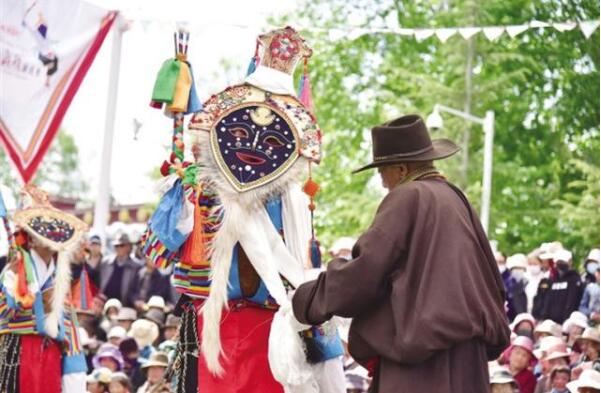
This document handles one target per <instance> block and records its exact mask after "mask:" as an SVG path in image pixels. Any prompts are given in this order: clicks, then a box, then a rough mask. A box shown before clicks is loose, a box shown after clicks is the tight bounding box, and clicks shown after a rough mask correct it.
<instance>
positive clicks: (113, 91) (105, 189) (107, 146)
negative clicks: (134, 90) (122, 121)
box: [92, 15, 125, 240]
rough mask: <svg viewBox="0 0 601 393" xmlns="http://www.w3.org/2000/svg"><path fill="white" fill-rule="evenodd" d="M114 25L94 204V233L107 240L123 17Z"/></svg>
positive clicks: (119, 17)
mask: <svg viewBox="0 0 601 393" xmlns="http://www.w3.org/2000/svg"><path fill="white" fill-rule="evenodd" d="M115 22H116V23H115V24H114V25H113V26H114V27H113V48H112V52H111V68H110V74H109V91H108V95H107V103H106V116H105V123H104V124H105V125H104V139H103V143H102V156H101V160H100V165H99V176H98V179H99V180H98V195H97V197H96V203H95V206H94V224H93V225H92V233H94V234H97V235H98V236H100V237H101V238H102V239H103V240H106V226H107V224H108V221H109V208H110V197H111V161H112V156H113V135H114V131H115V118H116V112H117V93H118V89H119V69H120V66H121V42H122V38H123V33H124V31H125V29H124V23H123V19H122V17H121V16H120V15H119V16H117V20H116V21H115Z"/></svg>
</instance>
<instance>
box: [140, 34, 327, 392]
mask: <svg viewBox="0 0 601 393" xmlns="http://www.w3.org/2000/svg"><path fill="white" fill-rule="evenodd" d="M184 38H186V36H185V35H184ZM186 42H187V41H186ZM186 46H187V45H183V47H184V48H185V47H186ZM180 47H181V46H179V45H177V43H176V48H177V49H176V50H177V53H178V54H177V56H176V59H175V60H170V61H167V62H165V63H164V65H163V68H162V70H161V72H160V73H159V78H158V79H161V78H162V76H161V75H171V74H170V72H171V71H169V70H170V69H171V67H172V66H173V65H174V64H175V63H177V62H182V61H184V62H185V57H183V56H182V54H181V53H180V50H179V48H180ZM311 52H312V51H311V49H310V48H309V47H308V46H307V45H306V43H305V42H304V40H303V38H302V37H301V36H300V35H299V34H298V33H297V32H296V31H295V30H294V29H292V28H291V27H286V28H284V29H279V30H275V31H272V32H270V33H268V34H265V35H262V36H260V37H259V38H258V40H257V50H256V53H255V56H254V57H253V63H252V65H251V67H249V71H252V72H251V73H250V75H248V76H247V78H246V80H245V81H244V83H242V84H239V85H235V86H231V87H228V88H226V89H225V90H223V91H221V92H220V93H217V94H215V95H213V96H212V97H210V98H209V99H208V100H207V101H206V102H205V103H204V104H203V105H202V109H200V110H199V111H198V112H197V113H195V115H194V116H193V118H192V120H191V122H190V125H189V128H190V131H191V132H192V133H193V134H194V135H195V136H196V138H197V141H196V144H195V145H194V146H193V147H192V151H193V153H194V156H195V160H196V162H195V163H190V162H185V161H184V156H183V139H182V138H181V120H183V112H182V111H180V112H175V113H174V114H173V116H174V136H173V141H174V143H173V153H172V155H171V158H170V160H169V161H167V162H165V163H164V164H163V166H162V168H161V172H162V174H163V175H164V176H165V178H164V180H163V186H162V190H163V192H164V194H163V197H162V199H161V201H160V203H159V206H158V208H157V210H156V212H155V213H154V214H153V216H152V218H151V220H150V222H149V230H148V231H147V233H146V234H145V241H144V244H145V245H144V250H145V253H146V255H147V256H149V257H150V258H152V259H153V260H154V261H155V262H156V263H157V264H159V265H166V264H169V263H175V264H176V265H175V271H174V282H175V286H176V288H178V290H180V292H182V293H185V294H186V295H188V296H191V297H197V298H203V299H206V300H205V302H204V304H203V308H202V314H203V332H202V334H203V337H202V339H201V343H202V344H201V350H202V354H203V356H204V358H205V360H206V363H207V366H208V368H209V370H211V371H212V372H214V373H216V374H219V373H220V372H221V371H222V368H221V365H220V362H219V356H220V354H221V352H222V348H221V343H220V332H219V322H220V320H221V314H222V310H223V309H224V308H227V300H228V296H227V291H228V276H229V270H230V267H231V263H232V254H233V250H234V247H235V246H236V244H238V243H239V244H240V245H241V246H242V247H243V249H244V251H245V253H246V255H247V257H248V259H249V261H250V263H251V264H252V266H253V268H254V269H255V271H256V272H257V273H258V275H259V276H260V278H261V280H262V281H263V283H264V284H265V286H266V287H267V289H268V291H269V294H270V295H271V296H272V297H273V298H274V299H275V301H276V302H277V304H278V305H279V310H278V312H277V313H276V315H275V317H274V321H273V323H272V327H271V333H270V339H269V342H270V350H269V358H270V366H271V368H272V371H273V374H274V376H275V377H276V379H277V380H278V381H280V382H281V383H282V384H283V385H285V386H299V385H302V384H304V383H308V381H309V379H310V378H311V370H310V367H309V366H308V364H307V362H306V358H305V353H304V349H303V346H302V341H301V339H300V336H299V334H298V330H299V326H297V325H295V324H294V322H293V321H294V317H293V315H292V310H291V304H290V301H289V299H288V296H287V292H286V288H285V286H284V283H283V281H282V279H281V277H284V278H285V279H286V282H287V283H289V284H290V285H292V286H293V287H296V286H298V285H300V284H301V283H302V281H303V275H304V273H303V271H304V267H305V266H307V267H308V266H310V264H311V262H310V257H309V254H308V253H307V245H308V244H312V245H313V249H314V251H315V248H318V244H317V242H316V240H315V237H314V235H312V231H311V217H310V214H309V209H307V207H308V206H309V207H310V209H311V211H312V209H314V204H313V202H312V197H313V196H314V195H315V193H316V192H317V189H318V186H317V184H316V183H315V182H313V181H312V179H311V178H309V180H308V181H307V182H306V183H305V187H304V190H305V192H306V194H307V195H309V198H307V195H305V194H303V192H302V191H301V187H300V185H299V181H301V180H302V179H303V178H305V176H306V172H307V169H309V172H310V166H311V163H318V162H319V160H320V158H321V132H320V130H319V127H318V125H317V123H316V121H315V117H314V116H313V114H312V113H311V105H312V104H311V100H310V82H309V79H308V75H307V73H306V70H307V67H306V64H307V59H308V58H309V57H310V56H311ZM184 54H185V53H184ZM301 59H302V60H304V64H305V75H304V76H303V77H302V79H301V85H302V86H301V88H300V91H301V98H302V100H301V99H298V98H297V97H296V92H295V89H294V86H293V80H292V73H293V71H294V68H295V67H296V65H297V64H298V62H299V61H300V60H301ZM186 65H187V66H188V68H190V67H189V64H188V63H186ZM183 69H184V70H185V69H186V67H184V68H183ZM181 72H182V71H181V69H180V74H179V75H181ZM173 73H174V72H173ZM185 75H186V74H185V71H184V76H185ZM165 78H166V77H165ZM157 85H159V86H160V85H162V83H159V82H157V84H156V85H155V87H156V86H157ZM177 85H178V83H171V84H169V86H174V87H173V89H174V90H173V91H175V86H177ZM192 86H193V83H192ZM169 89H171V87H170V88H169ZM155 91H156V88H155ZM179 91H180V92H182V93H181V94H183V95H184V96H185V95H186V94H185V91H186V90H185V89H181V90H179ZM192 95H193V94H192V93H191V92H189V97H192ZM154 98H156V97H154ZM154 101H156V99H154ZM165 102H167V103H168V101H165ZM183 107H185V106H182V108H183ZM180 109H181V108H180ZM276 195H280V196H281V200H282V221H283V231H284V233H285V238H286V239H285V242H284V240H283V239H282V237H281V235H280V233H278V232H277V231H276V229H275V227H274V226H273V224H272V222H271V221H270V218H269V216H268V215H267V212H266V210H265V205H264V204H265V203H266V202H267V200H268V199H269V198H271V197H273V196H276ZM311 239H313V240H312V241H311ZM313 254H316V253H313ZM226 356H227V354H226Z"/></svg>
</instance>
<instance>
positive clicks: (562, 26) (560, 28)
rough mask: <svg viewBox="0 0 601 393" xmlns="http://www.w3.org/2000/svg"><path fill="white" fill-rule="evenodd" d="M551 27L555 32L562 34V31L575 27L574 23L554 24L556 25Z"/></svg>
mask: <svg viewBox="0 0 601 393" xmlns="http://www.w3.org/2000/svg"><path fill="white" fill-rule="evenodd" d="M553 27H554V28H555V30H557V31H561V32H562V33H563V32H564V31H570V30H572V29H573V28H574V27H576V23H574V22H567V23H559V22H556V23H553Z"/></svg>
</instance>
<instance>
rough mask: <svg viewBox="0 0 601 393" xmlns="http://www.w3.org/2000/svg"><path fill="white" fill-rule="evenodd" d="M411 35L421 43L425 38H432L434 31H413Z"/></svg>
mask: <svg viewBox="0 0 601 393" xmlns="http://www.w3.org/2000/svg"><path fill="white" fill-rule="evenodd" d="M413 34H414V35H415V39H416V40H418V41H423V40H425V39H426V38H429V37H432V35H433V34H434V29H415V30H414V32H413Z"/></svg>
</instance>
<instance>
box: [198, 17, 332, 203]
mask: <svg viewBox="0 0 601 393" xmlns="http://www.w3.org/2000/svg"><path fill="white" fill-rule="evenodd" d="M258 42H259V43H260V46H261V47H262V48H263V54H262V56H261V61H260V64H259V66H258V68H257V70H256V71H255V72H253V73H252V74H251V75H250V76H248V77H247V78H246V80H245V82H246V83H244V84H240V85H235V86H232V87H228V88H226V89H225V90H223V91H221V92H220V93H217V94H215V95H213V96H212V97H211V98H209V99H208V100H207V101H206V102H205V103H204V104H203V109H202V110H201V111H199V112H197V113H196V114H194V116H193V117H192V119H191V121H190V124H189V129H190V130H191V131H205V132H209V135H210V148H211V149H210V151H211V154H212V156H213V157H214V159H215V161H216V162H217V166H218V169H219V171H220V173H221V174H222V175H223V177H225V178H226V179H227V181H228V182H229V183H230V185H231V186H232V187H233V188H234V189H235V190H236V191H238V192H244V191H248V190H252V189H254V188H257V187H261V186H263V185H265V184H268V183H270V182H272V181H274V180H276V179H277V178H279V177H280V176H282V175H283V174H285V173H286V172H287V171H288V170H289V169H290V168H291V167H292V166H293V164H294V163H295V162H296V160H297V159H298V158H299V157H305V158H306V159H308V160H310V161H312V162H316V163H318V162H319V161H320V160H321V131H320V129H319V126H318V125H317V122H316V120H315V117H314V116H313V115H312V114H311V112H310V110H311V109H310V108H307V107H305V105H304V104H303V103H302V102H301V101H300V100H299V99H297V98H296V97H295V92H294V88H293V85H292V74H293V72H294V68H295V67H296V65H297V63H298V61H299V59H300V58H302V57H305V58H307V57H309V56H310V55H311V49H310V48H309V47H308V46H307V45H306V44H305V42H304V40H303V38H302V37H301V36H300V35H299V34H298V33H297V32H296V31H295V30H294V29H293V28H291V27H286V28H284V29H278V30H274V31H272V32H270V33H267V34H264V35H262V36H260V37H259V38H258ZM282 79H283V80H284V82H281V83H277V81H279V80H282Z"/></svg>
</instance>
